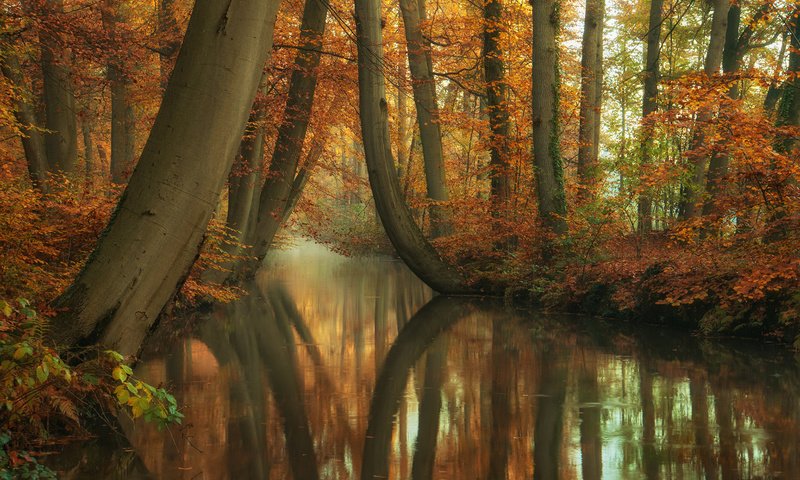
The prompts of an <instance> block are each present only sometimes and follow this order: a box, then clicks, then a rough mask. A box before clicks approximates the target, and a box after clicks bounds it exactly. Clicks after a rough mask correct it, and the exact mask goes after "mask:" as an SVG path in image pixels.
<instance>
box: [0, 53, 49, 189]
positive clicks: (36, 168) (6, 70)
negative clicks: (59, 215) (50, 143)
mask: <svg viewBox="0 0 800 480" xmlns="http://www.w3.org/2000/svg"><path fill="white" fill-rule="evenodd" d="M0 60H2V61H0V69H2V72H3V75H4V76H5V77H6V78H7V79H8V81H9V82H11V84H12V85H14V87H16V88H17V90H18V91H19V93H18V96H17V98H16V101H15V105H14V117H15V118H16V120H17V122H18V123H19V130H20V133H21V134H22V135H21V136H20V140H21V141H22V149H23V150H24V151H25V160H26V163H27V165H28V175H29V176H30V179H31V184H32V185H33V186H34V188H36V189H38V190H39V191H41V192H42V193H47V192H48V191H49V186H48V184H47V180H48V173H47V170H48V167H47V154H46V153H45V147H44V137H43V136H42V133H41V132H40V131H39V127H38V125H39V122H38V121H37V119H36V109H35V108H34V105H33V104H32V103H31V101H30V99H28V98H26V95H29V93H30V92H29V90H28V89H27V88H26V85H25V77H23V75H22V68H21V66H20V64H19V59H18V58H17V57H16V56H15V55H13V52H8V53H7V54H6V55H4V56H3V58H2V59H0Z"/></svg>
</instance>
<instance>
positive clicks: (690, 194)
mask: <svg viewBox="0 0 800 480" xmlns="http://www.w3.org/2000/svg"><path fill="white" fill-rule="evenodd" d="M713 8H714V16H713V17H712V20H711V36H710V37H709V41H708V50H707V52H706V59H705V64H704V66H703V73H704V74H705V76H706V77H708V78H711V77H713V76H714V75H717V74H718V73H719V70H720V67H721V65H722V52H723V49H724V46H725V36H726V31H727V30H728V10H729V9H730V1H729V0H714V2H713ZM713 115H714V112H713V107H712V106H711V105H704V106H703V107H701V109H700V111H699V112H697V118H696V120H695V131H694V136H693V137H692V144H691V147H690V148H691V150H692V154H691V157H690V160H691V162H690V168H689V170H690V177H689V179H688V182H687V183H686V185H685V188H684V195H683V198H682V199H681V205H680V214H681V217H682V218H683V219H690V218H696V217H698V216H699V215H700V213H701V209H702V196H703V191H704V188H703V187H704V185H705V178H706V167H707V166H708V155H706V153H705V152H704V149H705V147H706V144H707V143H708V142H707V140H706V132H705V130H706V129H707V128H708V123H709V122H710V121H711V119H712V118H713Z"/></svg>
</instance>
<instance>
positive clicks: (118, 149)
mask: <svg viewBox="0 0 800 480" xmlns="http://www.w3.org/2000/svg"><path fill="white" fill-rule="evenodd" d="M129 8H130V7H129V6H128V5H126V4H125V0H106V2H105V8H104V11H103V23H104V24H105V27H106V30H107V31H108V34H109V37H110V38H111V39H112V41H113V42H114V43H115V46H116V52H114V53H112V57H111V60H110V61H109V63H108V81H109V83H110V84H111V181H112V182H114V183H118V184H119V183H124V182H125V180H126V179H127V177H128V174H130V171H131V169H132V168H133V164H134V162H135V160H136V159H135V155H136V150H135V149H136V119H135V118H134V113H133V101H132V100H131V95H130V85H131V82H130V79H129V78H128V76H129V74H128V72H127V71H126V68H125V62H124V59H123V58H122V55H121V53H120V52H122V49H123V48H124V45H125V43H126V40H125V38H124V36H122V35H120V34H119V33H120V32H119V29H118V28H117V27H118V24H124V23H125V22H127V21H128V15H129V12H128V10H129Z"/></svg>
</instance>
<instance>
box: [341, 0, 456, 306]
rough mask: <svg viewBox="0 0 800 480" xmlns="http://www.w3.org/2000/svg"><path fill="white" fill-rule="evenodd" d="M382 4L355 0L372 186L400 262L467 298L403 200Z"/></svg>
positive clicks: (363, 127)
mask: <svg viewBox="0 0 800 480" xmlns="http://www.w3.org/2000/svg"><path fill="white" fill-rule="evenodd" d="M379 7H380V3H379V2H378V1H377V0H356V26H357V30H358V32H357V33H358V92H359V111H360V120H361V136H362V139H363V141H364V156H365V158H366V162H367V172H368V174H369V183H370V186H371V187H372V195H373V197H374V198H375V207H376V209H377V211H378V214H379V215H380V218H381V222H382V223H383V227H384V229H385V230H386V234H387V235H388V236H389V239H390V240H391V242H392V244H393V245H394V247H395V249H396V250H397V253H398V255H400V258H402V259H403V261H405V263H406V265H408V267H409V268H410V269H411V271H413V272H414V273H415V274H416V275H417V276H418V277H419V278H421V279H422V281H424V282H425V283H427V284H428V285H429V286H431V287H432V288H433V289H434V290H437V291H439V292H442V293H464V292H467V291H469V290H470V289H468V288H466V287H465V285H464V281H463V279H462V278H461V276H460V275H459V274H458V272H456V271H455V269H453V268H452V267H451V266H450V265H448V264H447V263H445V262H444V261H443V260H442V259H441V258H440V257H439V254H438V253H436V250H434V248H433V247H432V246H431V245H430V243H428V241H427V240H426V239H425V237H424V235H423V234H422V232H421V231H420V229H419V227H418V226H417V224H416V223H414V218H413V217H412V215H411V210H410V209H409V208H408V205H406V203H405V200H404V199H403V194H402V192H401V191H400V182H399V180H398V179H397V171H396V170H395V166H394V165H395V162H394V158H392V151H391V146H390V141H389V120H388V111H387V109H388V106H387V104H386V99H385V98H384V95H385V87H384V78H383V70H382V68H383V36H382V33H381V14H380V8H379Z"/></svg>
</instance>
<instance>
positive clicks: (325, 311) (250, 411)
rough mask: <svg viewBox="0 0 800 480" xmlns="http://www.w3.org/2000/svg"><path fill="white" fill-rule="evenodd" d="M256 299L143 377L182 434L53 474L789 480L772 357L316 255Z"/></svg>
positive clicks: (256, 291)
mask: <svg viewBox="0 0 800 480" xmlns="http://www.w3.org/2000/svg"><path fill="white" fill-rule="evenodd" d="M251 292H252V293H251V295H249V296H248V297H245V298H242V299H241V300H240V301H237V302H235V303H233V304H230V305H227V306H221V307H219V308H217V309H215V310H214V311H213V312H212V313H210V314H205V315H203V316H199V317H197V318H193V319H191V321H189V322H188V326H187V327H186V328H185V329H183V330H184V331H181V332H179V333H177V334H176V333H175V332H168V331H167V329H166V328H165V329H163V331H160V332H157V334H156V337H155V338H154V339H153V342H151V343H152V346H151V350H150V351H148V352H147V353H146V355H145V360H144V361H143V362H142V363H141V365H140V366H139V368H138V373H139V374H140V375H141V376H143V377H144V378H145V379H147V380H149V381H150V382H152V383H155V384H159V383H163V384H166V385H169V386H171V388H172V390H173V391H174V392H175V393H176V396H177V397H178V401H179V403H180V404H181V405H183V406H184V410H185V413H186V424H187V425H186V427H185V428H180V429H172V430H170V432H169V433H166V434H165V433H164V432H158V431H157V430H156V429H154V428H151V427H150V426H149V425H145V424H138V423H137V424H136V425H135V426H131V428H129V429H128V438H129V440H130V442H131V444H132V445H133V447H134V448H135V452H136V453H137V454H138V455H131V452H130V450H126V449H125V448H124V447H123V446H119V447H114V446H113V444H110V443H109V444H106V443H103V442H96V443H94V444H91V445H89V446H86V447H85V448H83V449H79V450H78V451H77V456H74V457H71V456H67V455H63V456H62V457H61V458H58V459H54V461H53V464H54V465H56V466H57V467H58V468H60V470H61V471H63V472H65V473H66V475H65V477H66V478H103V477H105V478H144V476H145V472H149V474H150V476H152V477H154V478H187V479H189V478H206V479H225V478H230V479H248V478H253V479H262V478H263V479H284V478H295V479H298V480H305V479H316V478H324V479H358V478H362V479H372V478H413V479H415V480H417V479H420V480H421V479H430V478H438V479H454V478H465V479H466V478H469V479H472V478H479V479H492V480H493V479H505V478H509V479H523V478H524V479H528V478H542V479H550V478H585V479H600V478H606V479H614V478H647V479H656V478H722V479H735V478H758V477H761V478H765V477H766V478H774V477H780V478H800V445H798V443H800V438H799V437H800V436H798V434H797V432H798V427H800V405H798V401H797V398H798V393H799V391H800V375H798V373H799V372H798V365H797V362H796V360H795V359H794V358H793V357H792V356H791V354H790V353H788V352H786V351H784V350H782V349H780V348H777V347H770V346H763V345H762V346H759V345H754V346H753V345H750V346H748V345H745V346H741V345H738V346H731V345H723V344H720V343H719V342H710V341H700V340H697V339H694V338H691V337H687V336H684V335H680V334H677V333H674V332H668V331H664V330H659V331H655V332H654V331H650V330H645V331H642V330H637V331H631V330H630V329H629V331H622V330H620V329H619V328H611V327H610V326H608V325H605V324H603V323H600V322H598V321H597V320H592V319H586V320H580V319H575V318H565V317H558V316H548V315H541V314H538V313H530V312H527V313H526V312H515V311H513V310H510V309H507V308H504V307H502V306H501V305H498V304H496V303H493V302H489V301H478V300H466V299H454V298H440V297H437V298H435V299H433V300H431V298H432V294H431V292H430V291H429V290H428V289H427V288H425V287H424V286H423V285H422V284H421V283H420V282H419V281H418V280H416V279H415V278H413V276H412V275H411V274H410V273H409V272H408V271H407V270H406V269H405V268H404V267H403V266H402V265H401V264H399V263H398V262H394V261H389V260H387V259H382V258H370V259H343V258H341V257H338V256H335V255H333V254H330V253H327V252H326V251H324V250H323V249H322V248H320V247H315V246H312V245H304V246H302V247H300V248H298V249H295V250H292V251H289V252H284V253H280V254H277V255H275V256H274V257H272V259H271V265H270V266H269V268H267V269H265V272H264V273H263V274H262V276H260V277H259V278H258V279H257V280H256V282H255V284H254V285H253V286H252V288H251ZM173 328H174V325H173ZM186 332H189V333H186ZM104 446H105V447H107V448H108V449H110V450H111V451H108V450H103V447H104ZM109 458H110V459H112V461H111V462H109V461H108V459H109ZM76 459H77V460H76ZM81 472H82V473H81ZM137 475H138V477H137Z"/></svg>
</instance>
